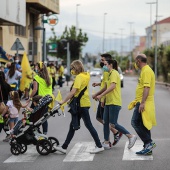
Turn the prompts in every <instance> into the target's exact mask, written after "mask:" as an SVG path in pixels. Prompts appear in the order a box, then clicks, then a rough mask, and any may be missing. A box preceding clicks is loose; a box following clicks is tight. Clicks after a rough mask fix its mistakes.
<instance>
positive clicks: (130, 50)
mask: <svg viewBox="0 0 170 170" xmlns="http://www.w3.org/2000/svg"><path fill="white" fill-rule="evenodd" d="M128 23H129V24H130V37H129V52H130V63H129V70H130V69H131V64H132V49H131V48H132V46H131V42H132V41H131V30H132V24H134V22H128Z"/></svg>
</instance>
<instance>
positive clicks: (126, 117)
mask: <svg viewBox="0 0 170 170" xmlns="http://www.w3.org/2000/svg"><path fill="white" fill-rule="evenodd" d="M98 81H100V77H92V78H91V82H90V94H92V93H93V92H94V91H97V88H92V86H91V84H92V82H98ZM136 84H137V78H136V77H125V79H124V88H122V99H123V106H122V109H121V111H120V115H119V120H118V122H119V124H121V125H123V126H124V127H126V128H127V130H128V131H130V132H131V133H133V134H135V131H134V129H133V128H132V127H131V124H130V121H131V116H132V111H129V110H128V109H127V105H128V104H129V102H131V100H133V99H134V96H135V87H136ZM68 91H69V87H68V86H66V85H64V87H63V88H62V89H61V93H62V96H63V97H64V96H66V94H67V93H68ZM56 94H57V89H56V90H55V95H56ZM91 103H92V106H91V109H90V115H91V120H92V122H93V125H94V127H95V128H96V130H97V132H98V134H99V137H100V140H101V141H103V127H102V125H101V124H99V123H98V122H97V121H96V119H95V116H96V113H95V112H96V109H95V107H96V106H97V102H94V101H91ZM155 103H156V113H157V126H156V127H154V128H153V129H152V138H153V140H154V141H155V142H156V144H157V147H156V148H155V149H154V151H153V156H152V157H146V156H145V157H140V160H139V158H136V157H134V158H133V156H132V155H133V153H134V152H135V151H136V150H135V147H137V148H138V146H137V144H136V146H134V150H132V151H130V152H129V151H127V150H126V147H125V145H126V142H127V141H128V140H127V138H126V137H125V136H123V137H122V138H121V140H120V141H119V143H118V144H117V145H116V146H114V147H113V148H112V149H110V150H106V151H104V152H103V153H100V154H95V155H93V156H91V155H90V154H88V153H86V152H87V148H91V147H93V145H94V144H93V139H92V137H91V135H90V133H89V132H88V130H87V129H86V128H85V126H84V124H83V122H82V121H81V129H80V130H78V131H76V134H75V136H74V138H73V140H72V142H71V143H70V145H69V147H68V150H67V155H63V154H60V153H58V152H56V153H51V154H49V155H48V156H41V155H39V154H38V153H37V152H36V149H35V146H31V147H32V150H31V151H30V152H31V153H30V154H29V153H28V155H27V152H26V153H25V154H23V155H20V156H18V159H19V160H20V162H19V161H18V162H17V161H15V159H16V158H14V156H12V154H11V152H10V145H9V144H8V143H6V142H2V139H3V138H4V137H5V134H4V132H2V133H1V134H0V170H56V169H57V170H92V169H93V170H103V169H107V170H125V169H126V170H143V169H149V170H170V149H169V148H170V131H169V120H170V89H168V88H166V87H164V86H160V85H157V86H156V94H155ZM65 115H66V116H65V117H64V116H63V115H61V116H57V115H56V116H55V117H51V118H50V119H49V120H48V122H49V132H48V136H54V137H56V138H57V139H58V140H59V141H60V143H61V144H62V143H63V141H64V140H65V138H66V135H67V132H68V127H69V123H70V114H69V113H68V112H67V108H65ZM110 138H111V141H113V136H112V135H111V136H110ZM138 142H139V143H140V139H139V138H138ZM80 145H81V146H80ZM140 146H141V145H140ZM76 149H77V150H78V152H76ZM28 152H29V151H28ZM84 153H86V154H84ZM129 153H130V154H129ZM126 154H129V156H128V159H129V160H124V156H125V155H126ZM26 155H27V156H26ZM11 156H12V157H11ZM69 156H70V157H69ZM15 157H17V156H15ZM73 157H74V159H73ZM80 157H81V158H80ZM30 158H32V159H30ZM9 159H11V160H12V162H9V161H7V160H9ZM28 160H31V161H28ZM4 161H6V163H4Z"/></svg>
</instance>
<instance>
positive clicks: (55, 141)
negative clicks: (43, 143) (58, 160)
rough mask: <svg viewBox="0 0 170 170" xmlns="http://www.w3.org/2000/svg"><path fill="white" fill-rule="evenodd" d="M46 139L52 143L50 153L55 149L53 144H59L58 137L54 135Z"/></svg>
mask: <svg viewBox="0 0 170 170" xmlns="http://www.w3.org/2000/svg"><path fill="white" fill-rule="evenodd" d="M48 140H49V141H50V142H51V145H52V150H51V153H54V152H56V151H57V150H56V149H54V147H53V146H58V145H59V141H58V139H56V138H55V137H49V138H48Z"/></svg>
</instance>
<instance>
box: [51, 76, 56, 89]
mask: <svg viewBox="0 0 170 170" xmlns="http://www.w3.org/2000/svg"><path fill="white" fill-rule="evenodd" d="M52 80H53V83H52V88H53V89H54V87H55V85H56V81H55V77H52Z"/></svg>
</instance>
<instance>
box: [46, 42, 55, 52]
mask: <svg viewBox="0 0 170 170" xmlns="http://www.w3.org/2000/svg"><path fill="white" fill-rule="evenodd" d="M47 50H48V53H56V52H57V43H48V44H47Z"/></svg>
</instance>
